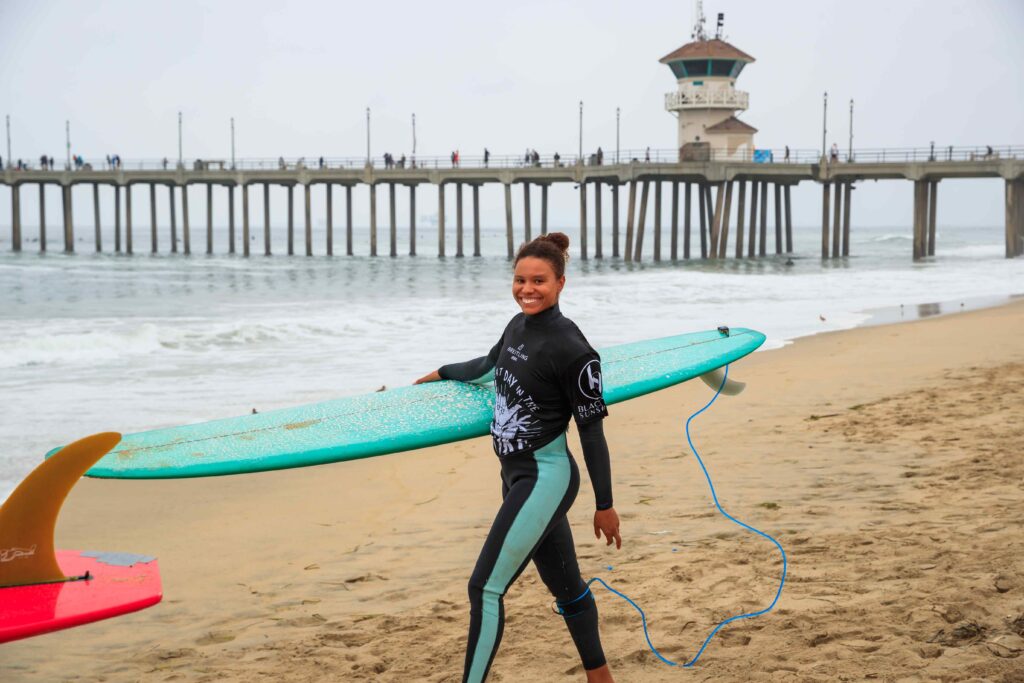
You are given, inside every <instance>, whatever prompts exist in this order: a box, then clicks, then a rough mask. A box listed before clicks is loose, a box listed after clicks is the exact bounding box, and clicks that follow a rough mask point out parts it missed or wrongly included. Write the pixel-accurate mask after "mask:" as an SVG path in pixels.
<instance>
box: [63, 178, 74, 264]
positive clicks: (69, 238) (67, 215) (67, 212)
mask: <svg viewBox="0 0 1024 683" xmlns="http://www.w3.org/2000/svg"><path fill="white" fill-rule="evenodd" d="M61 189H62V190H63V193H62V195H63V200H64V201H63V204H64V252H65V253H68V254H71V253H73V252H74V251H75V227H74V223H73V218H72V215H71V185H62V186H61Z"/></svg>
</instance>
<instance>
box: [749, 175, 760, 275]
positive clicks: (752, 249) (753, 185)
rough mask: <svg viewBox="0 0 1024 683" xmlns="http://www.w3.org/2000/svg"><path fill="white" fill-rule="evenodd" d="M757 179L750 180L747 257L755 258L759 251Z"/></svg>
mask: <svg viewBox="0 0 1024 683" xmlns="http://www.w3.org/2000/svg"><path fill="white" fill-rule="evenodd" d="M759 185H760V183H759V182H757V181H756V180H751V181H750V227H749V228H747V258H754V254H755V253H756V252H757V206H758V204H757V189H758V186H759Z"/></svg>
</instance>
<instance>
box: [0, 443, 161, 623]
mask: <svg viewBox="0 0 1024 683" xmlns="http://www.w3.org/2000/svg"><path fill="white" fill-rule="evenodd" d="M120 440H121V435H120V434H117V433H114V432H106V433H103V434H94V435H93V436H89V437H86V438H84V439H79V440H78V441H76V442H74V443H73V444H70V445H69V446H68V448H67V451H68V452H67V453H66V454H65V453H64V452H63V451H62V452H61V453H59V454H58V456H59V457H58V456H54V457H52V458H50V459H49V460H46V461H44V462H43V463H42V464H40V465H39V466H38V467H36V469H34V470H33V471H32V472H30V473H29V475H28V476H27V477H25V479H24V481H22V482H21V483H20V484H18V487H17V488H16V489H14V492H13V493H11V495H10V496H9V497H8V498H7V500H5V501H4V503H3V505H0V643H4V642H7V641H9V640H16V639H18V638H27V637H29V636H34V635H39V634H40V633H49V632H50V631H57V630H59V629H63V628H69V627H71V626H78V625H80V624H87V623H89V622H93V621H98V620H100V619H106V618H108V617H116V616H118V615H120V614H125V613H127V612H134V611H135V610H140V609H143V608H145V607H149V606H150V605H155V604H156V603H158V602H160V598H161V597H163V593H162V589H161V587H160V570H159V569H158V568H157V564H156V559H155V558H152V557H146V556H144V555H131V554H128V553H101V552H91V551H81V550H55V549H54V547H53V532H54V529H55V527H56V525H57V515H58V514H59V513H60V508H61V505H63V503H64V499H65V498H66V497H67V495H68V493H70V492H71V489H72V487H74V485H75V483H76V482H78V480H79V479H81V478H82V475H83V474H85V471H86V470H88V469H89V468H90V467H92V466H93V464H94V463H95V462H96V461H97V460H99V459H100V458H102V457H103V455H104V454H105V453H107V452H109V451H110V449H112V448H113V447H114V446H116V445H117V443H118V442H119V441H120Z"/></svg>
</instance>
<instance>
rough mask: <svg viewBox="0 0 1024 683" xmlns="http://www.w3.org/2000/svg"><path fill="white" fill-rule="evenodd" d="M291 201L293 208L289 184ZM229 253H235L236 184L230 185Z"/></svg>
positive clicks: (172, 220)
mask: <svg viewBox="0 0 1024 683" xmlns="http://www.w3.org/2000/svg"><path fill="white" fill-rule="evenodd" d="M288 196H289V203H288V208H289V209H291V186H290V185H289V186H288ZM173 235H174V212H173V211H172V212H171V236H172V239H173ZM228 253H229V254H234V253H235V186H234V185H228Z"/></svg>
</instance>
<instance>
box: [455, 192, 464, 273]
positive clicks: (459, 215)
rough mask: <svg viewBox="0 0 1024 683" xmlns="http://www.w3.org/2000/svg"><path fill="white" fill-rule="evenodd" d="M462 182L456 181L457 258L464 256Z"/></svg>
mask: <svg viewBox="0 0 1024 683" xmlns="http://www.w3.org/2000/svg"><path fill="white" fill-rule="evenodd" d="M463 256H465V254H464V253H463V251H462V183H455V258H462V257H463Z"/></svg>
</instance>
